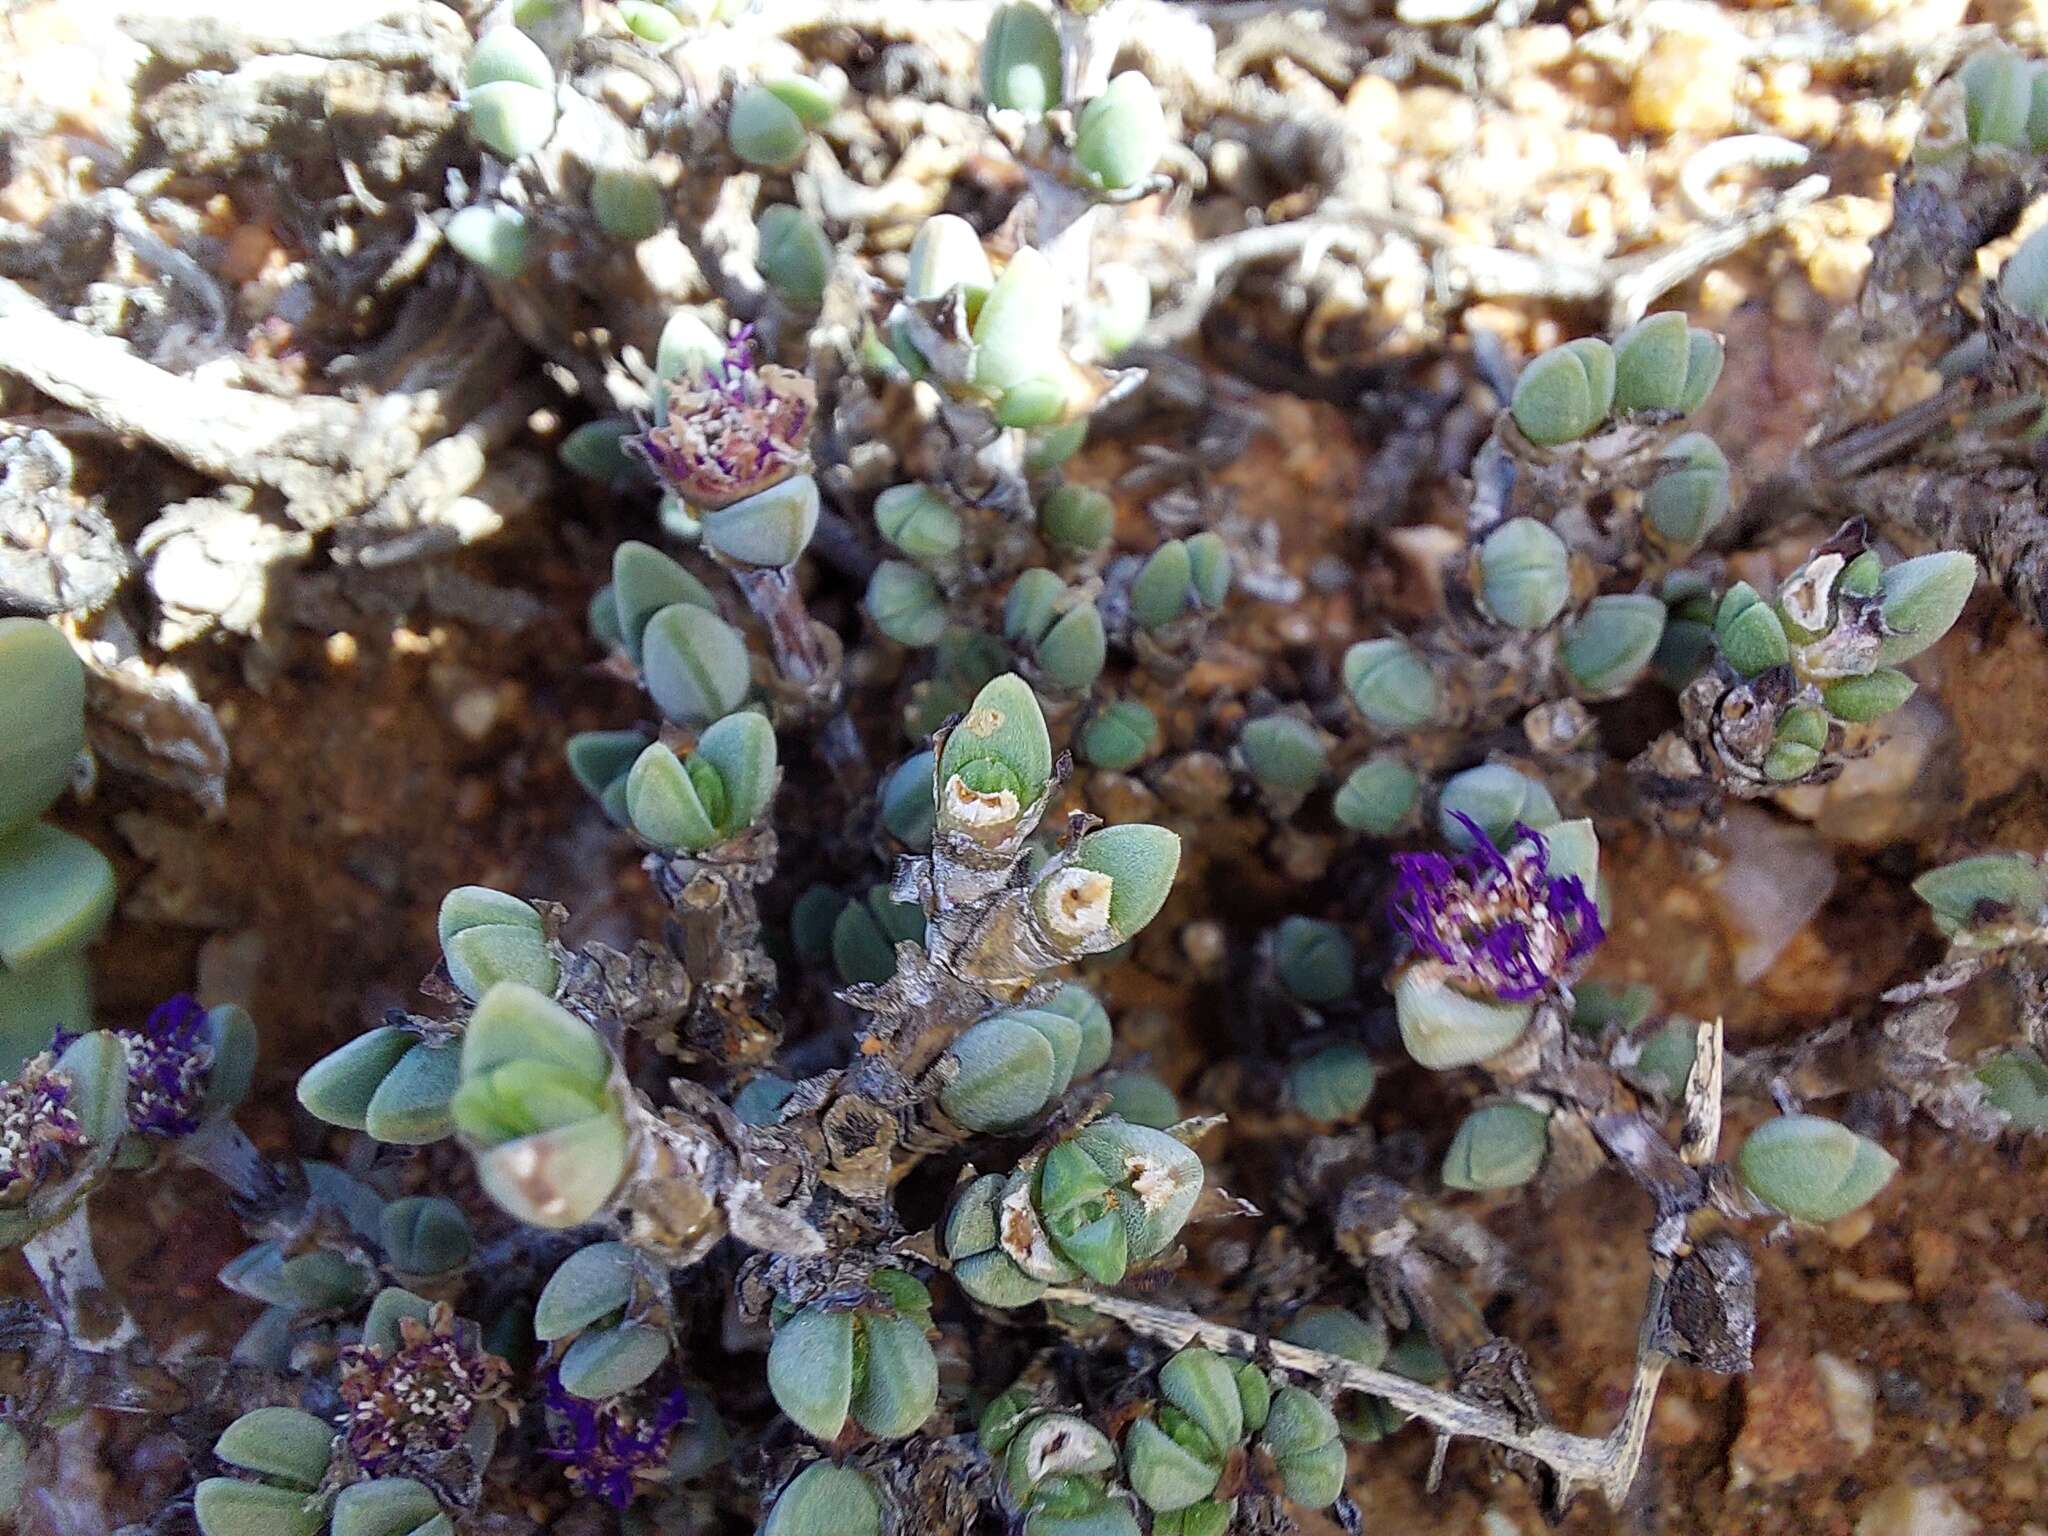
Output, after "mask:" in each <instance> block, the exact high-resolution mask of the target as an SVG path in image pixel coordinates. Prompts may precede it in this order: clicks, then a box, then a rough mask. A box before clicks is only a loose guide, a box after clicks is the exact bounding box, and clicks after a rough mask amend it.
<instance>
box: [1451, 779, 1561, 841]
mask: <svg viewBox="0 0 2048 1536" xmlns="http://www.w3.org/2000/svg"><path fill="white" fill-rule="evenodd" d="M1461 816H1463V817H1468V818H1470V819H1471V820H1472V821H1473V822H1475V823H1477V824H1478V827H1479V829H1480V831H1482V832H1484V833H1485V834H1486V835H1487V836H1488V837H1489V838H1491V839H1492V840H1493V841H1494V842H1496V843H1499V844H1501V845H1503V846H1505V845H1506V844H1507V842H1508V840H1509V837H1510V835H1511V834H1512V833H1513V832H1514V829H1515V823H1516V822H1520V823H1521V824H1522V825H1523V826H1525V827H1533V828H1534V829H1535V830H1536V831H1538V832H1541V831H1542V830H1543V829H1544V828H1546V827H1552V826H1555V825H1556V824H1557V820H1558V815H1557V802H1556V801H1555V800H1553V799H1551V798H1550V791H1549V790H1547V789H1545V788H1544V787H1543V786H1542V785H1541V784H1539V783H1538V782H1537V781H1536V780H1534V779H1532V778H1530V777H1529V776H1528V775H1527V774H1525V773H1517V772H1516V771H1515V770H1514V769H1512V768H1510V767H1508V766H1507V764H1505V763H1481V764H1480V765H1479V766H1478V767H1477V768H1467V769H1466V770H1465V771H1464V772H1463V773H1457V774H1453V775H1452V776H1451V777H1450V778H1449V779H1447V780H1445V781H1444V787H1443V790H1442V792H1441V793H1440V794H1439V795H1438V796H1437V818H1436V827H1437V833H1438V835H1439V836H1441V837H1442V838H1443V840H1444V841H1445V842H1447V843H1449V844H1450V845H1451V846H1452V847H1453V848H1457V849H1461V850H1462V849H1467V848H1470V847H1472V846H1473V841H1472V834H1471V832H1470V831H1469V830H1467V828H1466V826H1465V824H1464V822H1462V821H1460V820H1459V819H1458V818H1459V817H1461Z"/></svg>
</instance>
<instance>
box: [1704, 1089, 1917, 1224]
mask: <svg viewBox="0 0 2048 1536" xmlns="http://www.w3.org/2000/svg"><path fill="white" fill-rule="evenodd" d="M1898 1166H1899V1165H1898V1161H1897V1160H1896V1159H1895V1158H1893V1156H1892V1155H1891V1154H1890V1153H1889V1152H1887V1151H1885V1149H1884V1148H1883V1147H1880V1146H1879V1145H1878V1144H1877V1143H1876V1142H1874V1141H1871V1140H1870V1139H1869V1138H1867V1137H1864V1136H1859V1135H1857V1134H1856V1133H1855V1132H1854V1131H1852V1130H1850V1129H1849V1128H1848V1127H1847V1126H1846V1125H1839V1124H1837V1123H1836V1122H1835V1121H1833V1120H1823V1119H1821V1118H1820V1117H1819V1116H1818V1115H1780V1116H1779V1117H1778V1118H1777V1119H1775V1120H1767V1121H1765V1122H1764V1123H1763V1124H1762V1125H1760V1126H1758V1127H1757V1128H1756V1129H1755V1130H1754V1131H1752V1132H1750V1135H1749V1139H1748V1140H1747V1141H1745V1142H1744V1143H1743V1144H1742V1151H1741V1153H1740V1154H1738V1155H1737V1157H1736V1159H1735V1171H1736V1172H1737V1173H1738V1174H1739V1175H1740V1176H1741V1178H1742V1182H1743V1183H1744V1184H1745V1185H1746V1186H1748V1188H1749V1192H1750V1193H1751V1194H1753V1195H1755V1196H1756V1197H1757V1198H1758V1199H1759V1200H1762V1201H1763V1202H1764V1203H1765V1204H1767V1205H1770V1206H1774V1207H1776V1208H1777V1209H1778V1210H1781V1211H1783V1212H1784V1213H1785V1214H1786V1215H1787V1216H1790V1217H1792V1218H1794V1219H1795V1220H1798V1221H1812V1222H1825V1221H1833V1220H1835V1218H1837V1217H1838V1216H1846V1215H1848V1214H1849V1213H1850V1212H1851V1211H1853V1210H1855V1209H1856V1208H1857V1207H1859V1206H1861V1205H1864V1204H1866V1203H1868V1201H1869V1200H1870V1199H1871V1198H1872V1197H1873V1196H1874V1195H1876V1193H1877V1192H1878V1191H1879V1190H1881V1189H1883V1188H1884V1186H1885V1185H1886V1184H1887V1183H1889V1182H1890V1181H1891V1176H1892V1173H1893V1172H1894V1170H1896V1169H1897V1168H1898Z"/></svg>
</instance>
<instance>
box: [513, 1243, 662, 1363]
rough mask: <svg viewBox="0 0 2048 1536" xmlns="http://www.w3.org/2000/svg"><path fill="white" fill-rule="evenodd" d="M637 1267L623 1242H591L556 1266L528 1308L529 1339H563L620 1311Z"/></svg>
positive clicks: (630, 1295) (629, 1298) (629, 1294)
mask: <svg viewBox="0 0 2048 1536" xmlns="http://www.w3.org/2000/svg"><path fill="white" fill-rule="evenodd" d="M637 1269H638V1264H637V1261H636V1259H635V1258H634V1254H633V1249H632V1248H631V1247H630V1246H629V1245H628V1244H625V1243H591V1244H590V1245H588V1246H587V1247H583V1248H579V1249H577V1250H576V1251H575V1252H574V1253H572V1254H570V1255H569V1257H568V1258H566V1259H564V1260H563V1261H562V1262H561V1264H559V1265H558V1266H557V1267H556V1269H555V1272H554V1274H552V1275H550V1276H549V1277H548V1283H547V1284H546V1285H545V1286H544V1287H542V1289H541V1293H540V1299H539V1300H538V1301H537V1302H535V1303H534V1308H533V1336H534V1337H535V1338H536V1339H539V1340H540V1341H541V1342H542V1343H552V1342H554V1341H555V1340H557V1339H565V1338H568V1337H570V1336H571V1335H573V1334H577V1333H581V1332H582V1331H583V1330H584V1329H586V1328H590V1327H594V1326H595V1325H596V1324H598V1323H601V1322H603V1321H604V1320H605V1319H606V1318H608V1317H611V1316H613V1315H615V1314H617V1313H620V1312H623V1311H624V1310H625V1309H626V1306H627V1305H628V1303H630V1302H631V1301H632V1299H633V1289H634V1277H635V1275H636V1273H637Z"/></svg>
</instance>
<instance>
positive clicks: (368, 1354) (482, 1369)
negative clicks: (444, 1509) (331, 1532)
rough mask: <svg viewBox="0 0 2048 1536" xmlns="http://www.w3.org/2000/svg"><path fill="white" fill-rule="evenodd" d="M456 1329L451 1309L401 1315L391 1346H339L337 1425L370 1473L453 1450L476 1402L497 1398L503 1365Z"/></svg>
mask: <svg viewBox="0 0 2048 1536" xmlns="http://www.w3.org/2000/svg"><path fill="white" fill-rule="evenodd" d="M468 1332H473V1330H469V1329H465V1330H463V1331H462V1332H458V1330H457V1326H456V1319H455V1313H454V1310H453V1309H452V1308H451V1307H449V1306H448V1305H447V1304H446V1303H445V1302H443V1303H440V1304H437V1305H436V1306H435V1308H434V1310H433V1313H432V1316H431V1319H430V1320H429V1321H427V1322H424V1323H423V1322H421V1321H419V1320H418V1319H417V1318H410V1317H407V1318H401V1319H399V1322H398V1336H399V1342H398V1346H397V1348H395V1349H391V1350H382V1349H378V1348H376V1347H374V1346H372V1345H369V1344H357V1345H352V1346H351V1347H349V1348H347V1349H345V1350H343V1351H342V1352H341V1400H342V1402H343V1403H344V1404H345V1405H346V1407H345V1408H344V1410H343V1413H342V1416H341V1430H342V1435H343V1437H344V1439H345V1440H346V1443H347V1446H348V1453H349V1455H350V1456H351V1457H352V1458H353V1459H354V1461H355V1464H356V1465H357V1466H358V1467H359V1468H361V1469H362V1471H363V1472H365V1473H367V1474H368V1475H369V1476H371V1477H383V1476H385V1475H387V1474H392V1473H397V1472H399V1471H400V1470H402V1469H403V1468H404V1467H405V1466H406V1465H408V1464H411V1463H414V1462H415V1461H417V1460H420V1459H426V1458H432V1457H434V1456H438V1455H443V1454H446V1453H447V1452H450V1451H453V1450H455V1449H456V1448H457V1447H458V1446H460V1445H461V1444H462V1442H463V1438H464V1437H465V1436H466V1435H467V1434H468V1433H469V1428H470V1426H471V1424H473V1423H474V1422H475V1421H476V1416H477V1413H478V1411H479V1410H480V1409H482V1407H483V1406H484V1405H485V1404H486V1403H488V1402H491V1401H493V1400H495V1399H496V1398H498V1397H501V1396H502V1395H503V1394H504V1392H505V1389H506V1386H507V1385H508V1383H509V1381H510V1379H511V1369H510V1367H508V1366H507V1365H506V1364H505V1362H504V1361H503V1360H500V1359H499V1358H498V1357H497V1356H496V1355H493V1354H489V1353H486V1352H485V1351H484V1350H482V1349H481V1348H478V1347H476V1346H475V1345H474V1344H473V1343H471V1342H470V1341H469V1339H467V1338H465V1337H464V1336H463V1334H464V1333H468Z"/></svg>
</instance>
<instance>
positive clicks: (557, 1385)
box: [541, 1372, 690, 1509]
mask: <svg viewBox="0 0 2048 1536" xmlns="http://www.w3.org/2000/svg"><path fill="white" fill-rule="evenodd" d="M545 1390H546V1397H545V1402H546V1405H547V1411H548V1438H549V1439H550V1440H552V1441H553V1442H554V1443H553V1445H552V1446H549V1447H546V1448H544V1449H543V1450H542V1452H541V1454H542V1455H543V1456H548V1457H552V1458H553V1459H554V1460H556V1461H559V1462H562V1463H563V1464H564V1465H563V1468H562V1471H563V1473H564V1474H565V1475H566V1476H567V1477H568V1479H569V1482H570V1484H571V1485H572V1486H574V1487H575V1488H576V1489H577V1490H578V1491H579V1492H582V1493H588V1494H592V1495H595V1496H596V1497H598V1498H601V1499H603V1500H604V1501H605V1502H606V1503H607V1504H609V1505H611V1506H612V1507H613V1508H614V1509H624V1508H625V1507H626V1506H627V1505H628V1504H630V1503H631V1502H632V1501H633V1495H634V1494H635V1493H637V1492H639V1484H640V1482H641V1481H642V1480H643V1479H645V1480H655V1479H659V1478H660V1477H661V1476H662V1473H663V1471H664V1466H665V1463H666V1462H667V1461H668V1455H669V1450H670V1448H671V1446H672V1444H673V1442H674V1440H675V1433H676V1430H677V1429H678V1428H679V1427H680V1426H681V1425H682V1424H683V1423H684V1422H685V1421H687V1420H688V1418H689V1417H690V1404H689V1394H688V1393H686V1392H684V1391H683V1389H682V1388H680V1387H678V1388H676V1390H675V1391H673V1392H671V1393H669V1394H668V1395H667V1396H666V1397H664V1398H662V1399H661V1401H660V1402H659V1403H658V1404H656V1405H655V1409H654V1412H653V1413H651V1414H647V1415H644V1416H643V1415H641V1414H637V1413H635V1412H634V1411H633V1410H632V1408H631V1407H630V1406H628V1404H627V1402H626V1400H625V1399H623V1398H617V1397H614V1398H607V1399H605V1400H604V1401H603V1402H592V1401H591V1400H590V1399H589V1398H586V1397H578V1396H576V1394H575V1393H573V1392H570V1391H568V1390H567V1389H566V1388H564V1387H563V1385H562V1378H561V1375H560V1373H559V1372H551V1373H550V1374H549V1376H548V1379H547V1385H546V1389H545Z"/></svg>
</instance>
